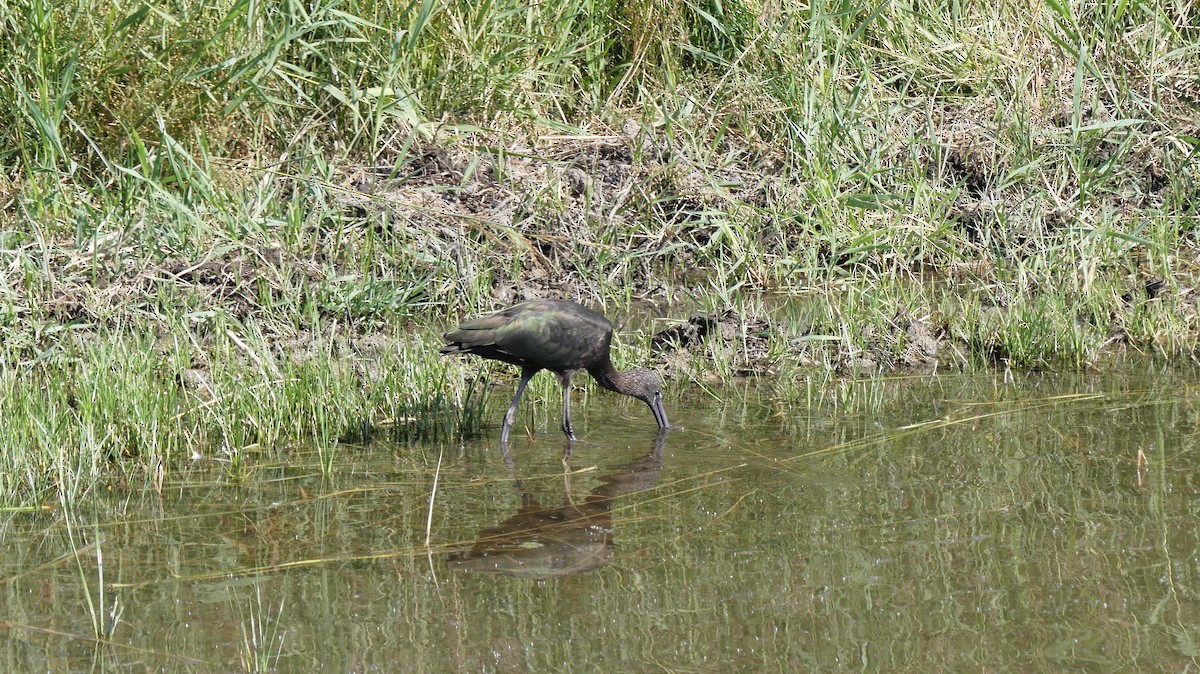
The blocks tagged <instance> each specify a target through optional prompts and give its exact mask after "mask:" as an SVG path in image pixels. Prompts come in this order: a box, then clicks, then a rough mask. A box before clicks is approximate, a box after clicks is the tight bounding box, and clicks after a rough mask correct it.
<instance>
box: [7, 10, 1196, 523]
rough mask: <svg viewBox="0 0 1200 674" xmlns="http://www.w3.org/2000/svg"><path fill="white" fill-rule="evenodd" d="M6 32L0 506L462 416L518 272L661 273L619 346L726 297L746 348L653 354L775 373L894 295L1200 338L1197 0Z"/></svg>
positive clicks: (38, 25) (967, 353)
mask: <svg viewBox="0 0 1200 674" xmlns="http://www.w3.org/2000/svg"><path fill="white" fill-rule="evenodd" d="M0 33H3V34H4V35H5V36H7V37H8V38H9V39H8V40H6V41H5V44H8V45H9V46H8V47H7V48H5V49H0V63H2V65H3V66H4V67H3V68H0V90H2V92H3V93H4V94H5V95H4V96H0V167H2V169H3V170H2V171H0V270H3V271H2V273H0V340H2V344H3V346H2V356H3V358H2V360H0V389H2V390H3V400H2V401H0V410H2V411H3V412H4V414H5V418H6V419H19V420H20V421H19V422H17V423H15V424H12V425H10V427H9V428H7V429H6V430H4V431H2V432H0V444H3V446H4V450H5V451H4V453H3V456H2V458H0V461H2V462H3V464H4V465H3V466H0V486H3V487H4V489H3V490H2V491H0V493H3V494H5V497H4V498H5V499H7V500H9V501H11V502H13V503H29V502H36V501H38V500H39V499H47V498H49V497H50V496H51V495H53V494H56V493H62V494H65V497H64V498H65V499H66V501H67V502H74V500H75V499H77V498H79V497H81V496H83V495H85V494H86V493H87V492H88V491H90V490H93V489H95V488H97V486H98V485H99V484H101V483H102V482H105V481H109V482H111V481H117V482H125V483H133V484H153V482H154V479H155V478H154V476H155V475H156V473H158V472H159V471H161V470H163V469H162V468H160V467H161V466H167V467H168V468H167V469H169V467H170V466H173V465H175V463H176V462H178V461H181V460H185V459H186V457H189V456H192V455H193V453H197V452H198V453H199V454H201V455H205V456H214V457H219V459H220V460H221V461H225V462H227V465H228V467H229V473H230V475H231V477H235V478H240V477H243V476H245V475H247V474H248V473H250V472H252V471H253V466H254V464H255V461H254V456H255V452H258V451H269V452H274V451H280V450H282V449H286V447H288V446H289V445H290V444H291V443H296V442H312V443H317V444H318V446H319V447H320V448H321V452H322V463H323V465H324V466H325V467H326V468H327V469H328V468H329V467H330V466H332V465H333V463H334V462H335V461H336V458H337V447H338V443H339V441H340V440H342V439H345V438H358V437H360V436H362V435H366V434H369V433H371V432H372V429H375V430H378V429H380V428H386V429H392V430H394V431H395V434H396V435H397V436H398V437H402V438H409V439H426V438H445V437H460V436H470V435H472V434H475V433H477V432H478V430H479V428H480V424H481V421H480V418H481V415H482V414H483V412H482V404H483V399H484V395H485V394H486V392H487V390H488V388H487V386H486V384H485V382H483V381H482V380H479V379H478V378H477V376H476V372H477V371H479V368H478V364H477V363H472V362H461V363H460V362H458V361H452V360H448V361H443V360H441V359H439V358H438V357H437V356H436V353H435V347H436V342H437V339H436V335H437V334H438V333H439V332H440V331H441V330H442V329H443V328H445V327H446V326H448V325H450V324H452V323H454V322H455V321H456V320H457V319H458V318H461V317H463V316H465V315H468V314H475V313H479V312H482V311H486V310H489V309H492V308H494V307H495V306H497V305H499V304H504V303H507V302H510V301H513V300H516V299H519V298H521V297H523V296H525V294H527V293H529V294H543V295H563V296H568V297H573V298H577V299H581V300H584V301H585V302H587V303H589V304H592V305H595V306H600V307H603V308H604V309H605V310H606V312H607V313H609V314H610V315H614V316H625V315H626V314H628V313H629V312H630V310H631V309H635V308H637V307H641V306H643V305H644V303H645V302H646V301H649V302H651V303H653V304H654V305H655V306H656V307H657V308H658V311H657V313H659V314H662V315H663V316H664V317H665V318H663V319H662V320H657V321H651V322H649V323H646V324H644V325H641V326H639V327H640V329H639V330H638V331H634V332H629V333H628V334H627V335H625V336H624V337H623V338H622V339H621V340H620V343H619V348H618V357H617V360H618V361H619V362H620V363H622V364H635V363H638V364H640V363H644V362H647V361H649V360H651V357H650V356H648V355H647V351H646V346H647V343H648V337H649V334H650V333H652V332H654V331H657V330H660V329H663V328H665V327H669V326H671V325H672V324H673V321H679V320H685V319H686V318H687V315H688V314H689V312H695V311H705V312H708V313H720V312H722V311H724V310H725V309H726V308H731V307H732V308H735V309H736V310H737V311H739V312H740V313H742V314H743V316H744V317H746V318H755V319H762V320H764V321H766V322H767V323H769V324H770V329H769V330H768V331H767V334H768V335H769V336H768V339H767V344H766V346H765V347H764V348H763V349H762V350H761V351H760V352H758V353H756V354H754V356H753V358H751V357H750V356H748V353H749V351H750V349H749V346H750V341H753V340H749V341H748V338H746V337H745V336H743V337H741V338H739V339H734V340H730V341H728V342H714V343H709V344H706V345H702V346H698V347H695V348H694V349H693V351H692V352H691V353H690V354H688V355H687V357H686V358H682V359H681V360H678V361H672V360H671V359H670V358H667V359H665V360H661V359H660V361H659V362H660V364H663V363H665V367H666V369H667V370H668V373H669V375H671V377H672V378H673V379H674V380H675V382H677V384H676V385H677V386H679V387H683V386H694V385H700V386H704V387H706V388H707V389H708V390H709V391H710V392H712V393H713V394H714V395H721V392H720V390H721V386H722V384H721V382H724V381H728V379H729V378H730V377H735V376H739V375H741V374H745V373H746V372H747V371H755V372H760V373H768V374H771V375H772V376H773V377H774V378H775V379H776V380H777V381H778V382H779V385H780V386H781V389H782V390H783V391H785V393H786V396H785V397H786V398H787V399H789V400H797V401H798V400H802V399H804V397H805V396H804V395H803V394H801V393H800V392H801V391H803V390H806V389H808V388H810V386H811V382H812V381H828V380H830V379H831V378H832V377H835V376H845V375H856V374H871V373H877V372H881V371H888V370H890V369H891V368H893V367H897V366H901V367H902V366H904V365H905V359H906V358H907V356H906V353H907V351H906V349H909V348H910V346H911V345H910V343H909V342H910V340H909V338H908V337H907V336H906V332H905V331H906V326H907V325H909V321H910V320H916V321H919V322H921V323H922V324H924V325H928V326H929V328H930V330H932V331H933V332H934V333H936V335H937V336H938V338H939V339H941V340H943V343H944V344H946V345H947V346H948V347H953V348H952V349H950V350H948V351H946V352H945V353H943V354H941V355H940V357H939V367H942V368H945V367H953V368H963V367H965V368H978V367H1000V368H1066V369H1077V368H1081V367H1085V366H1089V364H1094V363H1097V362H1099V361H1101V360H1103V359H1104V358H1106V357H1108V356H1109V355H1110V354H1112V353H1113V352H1114V351H1117V350H1127V351H1129V352H1131V353H1135V354H1141V353H1144V354H1150V355H1153V356H1156V357H1162V358H1174V357H1180V356H1187V355H1190V354H1191V353H1192V351H1193V349H1194V346H1193V345H1194V344H1195V343H1196V339H1197V337H1198V336H1200V327H1198V326H1197V319H1196V313H1197V312H1196V306H1197V295H1196V293H1195V290H1194V289H1195V288H1196V287H1197V286H1198V285H1200V283H1198V282H1200V270H1198V268H1200V265H1198V264H1197V262H1196V260H1197V259H1200V243H1198V241H1197V223H1198V221H1200V219H1198V216H1200V212H1198V211H1200V201H1198V199H1197V180H1196V178H1197V156H1198V155H1197V148H1198V147H1200V140H1198V138H1200V126H1197V122H1196V120H1197V119H1200V89H1198V88H1197V87H1198V85H1197V80H1196V77H1195V73H1196V72H1200V47H1198V46H1197V45H1200V25H1197V22H1196V19H1195V16H1194V12H1192V11H1191V7H1190V5H1188V4H1187V3H1180V2H1125V1H1122V2H1114V1H1103V2H1090V3H1078V2H1077V3H1071V2H1058V1H1057V0H1055V1H1050V2H1046V3H1044V4H1041V5H1030V4H1029V3H1014V2H1005V3H1000V4H999V5H983V4H962V3H956V2H946V3H935V4H933V5H929V4H914V3H907V2H893V3H882V4H880V3H822V2H817V3H809V4H802V3H796V2H792V1H791V0H788V1H785V2H742V1H737V2H724V3H698V2H690V1H688V2H681V1H678V0H674V1H671V2H634V3H628V2H611V1H605V0H571V1H569V2H566V3H557V4H553V3H552V4H528V3H518V2H511V1H510V0H494V1H492V2H485V3H482V4H481V3H467V2H459V1H451V2H432V1H427V0H422V1H420V2H416V1H412V2H392V1H384V2H380V3H375V4H367V3H361V2H355V1H354V0H348V1H346V2H329V1H326V2H320V3H309V4H303V3H295V2H285V3H282V4H278V3H277V4H273V5H272V4H266V5H264V4H254V3H248V2H242V1H235V2H222V3H208V4H202V5H198V6H197V5H194V4H186V3H167V4H142V5H99V4H96V3H94V2H92V1H91V0H73V2H70V3H67V4H59V5H51V4H49V3H45V2H41V1H34V2H29V3H26V4H24V5H18V6H11V7H5V8H0ZM190 370H197V371H200V372H202V373H204V376H206V377H208V378H209V379H210V380H211V385H212V389H213V390H212V391H211V392H210V393H211V398H205V399H201V398H198V397H197V393H196V391H194V390H189V389H187V388H186V387H183V388H181V386H180V384H179V380H180V376H181V375H180V373H181V372H184V371H190ZM488 371H490V370H488ZM806 382H807V383H806ZM534 393H535V394H536V393H538V392H536V391H535V392H534ZM793 394H795V395H793ZM555 396H556V394H554V393H551V392H550V391H549V390H545V391H541V395H540V396H538V395H535V399H537V398H539V397H544V398H546V399H547V400H550V401H553V400H554V398H555ZM501 397H506V396H501ZM550 416H553V415H550ZM551 421H552V420H551Z"/></svg>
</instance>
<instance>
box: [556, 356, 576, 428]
mask: <svg viewBox="0 0 1200 674" xmlns="http://www.w3.org/2000/svg"><path fill="white" fill-rule="evenodd" d="M574 374H575V370H565V371H563V372H560V373H558V383H560V384H562V391H563V422H562V430H563V433H566V434H567V437H568V438H570V440H571V441H572V442H574V441H575V431H573V430H571V376H572V375H574Z"/></svg>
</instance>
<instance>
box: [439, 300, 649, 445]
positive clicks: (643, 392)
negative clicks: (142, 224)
mask: <svg viewBox="0 0 1200 674" xmlns="http://www.w3.org/2000/svg"><path fill="white" fill-rule="evenodd" d="M445 337H446V341H447V342H449V344H447V345H446V346H443V347H442V349H441V352H442V353H470V354H474V355H476V356H482V357H483V358H490V359H492V360H499V361H503V362H505V363H512V364H513V365H516V366H518V367H520V368H521V382H520V383H519V384H517V394H516V395H515V396H513V399H512V404H511V405H509V406H508V412H507V413H506V414H505V415H504V426H503V427H502V428H501V430H500V443H501V444H503V445H507V444H508V432H509V430H510V429H511V428H512V425H513V419H515V418H516V415H517V403H519V402H521V394H522V393H524V392H525V385H526V384H528V383H529V380H530V379H532V378H533V375H535V374H537V373H538V371H539V370H550V371H551V372H553V373H554V374H556V375H558V381H559V383H561V384H562V389H563V417H562V429H563V433H566V434H567V437H568V438H570V439H571V440H574V439H575V433H574V431H572V430H571V377H572V376H573V375H574V374H575V372H576V371H577V370H587V371H588V372H590V373H591V375H592V377H594V378H595V379H596V383H597V384H600V385H601V386H603V387H604V388H606V389H608V390H610V391H616V392H617V393H623V394H625V395H627V396H633V397H634V398H637V399H638V400H641V401H642V402H644V403H646V404H647V405H649V406H650V411H651V412H653V413H654V420H655V421H657V422H658V427H659V428H660V429H666V428H670V425H669V424H668V423H667V413H666V411H665V410H663V402H662V381H661V380H660V379H659V378H658V374H656V373H655V372H654V370H650V369H646V368H641V369H637V370H630V371H628V372H621V371H619V370H617V369H616V368H615V367H613V364H612V360H610V359H609V355H608V347H609V344H611V343H612V324H611V323H609V322H608V319H606V318H604V317H603V316H601V315H600V314H598V313H596V312H594V311H592V310H591V309H588V308H586V307H582V306H580V305H578V304H576V303H574V302H568V301H566V300H534V301H532V302H522V303H520V304H516V305H513V306H511V307H509V308H507V309H503V310H501V311H498V312H496V313H494V314H492V315H490V316H483V317H481V318H476V319H475V320H473V321H467V322H466V323H463V324H462V325H460V326H458V327H457V328H455V329H454V330H451V331H450V332H447V333H446V335H445Z"/></svg>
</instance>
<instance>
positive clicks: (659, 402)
mask: <svg viewBox="0 0 1200 674" xmlns="http://www.w3.org/2000/svg"><path fill="white" fill-rule="evenodd" d="M625 379H626V381H627V382H628V385H629V389H628V393H629V395H631V396H633V397H634V398H637V399H638V400H641V401H642V402H644V403H646V404H647V405H649V406H650V411H651V412H653V413H654V420H655V421H657V422H658V427H659V428H670V427H671V424H669V423H667V412H666V410H665V409H664V408H663V399H662V398H663V397H662V379H661V378H660V377H659V376H658V373H657V372H655V371H654V370H651V369H650V368H646V367H643V368H638V369H636V370H631V371H630V372H628V373H627V374H626V376H625Z"/></svg>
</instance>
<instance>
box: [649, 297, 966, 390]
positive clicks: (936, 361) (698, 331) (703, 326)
mask: <svg viewBox="0 0 1200 674" xmlns="http://www.w3.org/2000/svg"><path fill="white" fill-rule="evenodd" d="M806 336H807V335H804V334H799V333H797V332H795V329H791V330H789V328H788V327H787V326H786V325H782V324H780V325H772V324H770V323H769V322H768V321H766V320H765V319H762V318H758V317H752V316H751V317H744V316H740V315H738V314H736V313H735V312H733V311H727V312H725V313H723V314H719V315H695V316H692V317H691V318H689V319H688V320H687V321H686V322H684V323H681V324H679V325H676V326H674V327H672V328H668V329H666V330H663V331H661V332H658V333H657V334H655V335H654V337H653V339H652V340H651V343H650V348H651V350H652V351H653V352H654V353H657V354H659V356H660V358H661V359H662V361H663V363H664V365H666V369H667V370H668V371H670V370H678V369H682V368H685V367H686V364H687V362H688V361H689V360H691V359H693V358H704V357H706V354H707V350H708V349H709V348H710V346H715V347H717V348H721V349H726V350H731V351H733V363H734V365H733V370H734V374H735V375H736V376H740V377H752V376H767V375H774V374H776V373H777V370H778V368H777V361H778V359H779V357H780V356H779V354H787V357H791V358H795V359H798V360H799V361H800V362H806V361H811V360H812V357H813V355H815V354H814V352H815V351H817V350H820V349H828V350H830V353H829V354H827V355H828V356H829V357H830V358H832V359H833V360H834V362H835V363H836V364H837V365H836V367H837V370H838V371H839V372H841V373H842V374H846V375H858V374H871V373H875V372H881V371H890V372H905V373H913V374H917V373H933V372H937V371H939V370H943V371H944V370H948V369H950V370H956V369H961V368H963V367H964V366H965V365H966V362H967V360H966V359H967V355H966V349H965V346H964V345H962V344H959V343H957V342H955V341H954V340H952V339H950V338H949V337H948V335H947V331H946V330H944V329H940V328H936V327H934V326H933V325H931V324H930V323H928V322H927V321H925V320H921V319H918V318H912V317H910V316H908V315H907V314H905V313H903V312H901V313H899V314H897V316H896V318H895V320H894V321H893V322H892V324H891V325H890V326H889V328H888V329H887V330H883V331H876V330H869V331H868V334H866V335H864V341H866V342H867V343H868V344H869V346H868V348H865V349H860V348H853V347H847V346H846V345H844V344H842V343H840V342H828V341H824V340H822V341H819V342H815V343H814V342H808V341H806V340H805V339H804V338H805V337H806ZM773 341H774V342H776V343H777V346H776V347H775V349H774V352H775V353H776V355H775V356H772V355H771V353H772V348H771V346H772V342H773Z"/></svg>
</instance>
